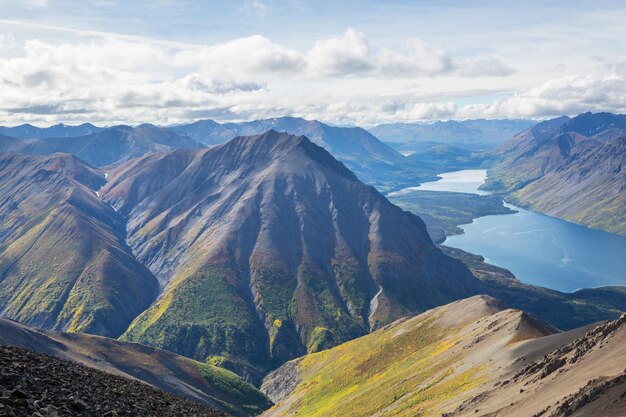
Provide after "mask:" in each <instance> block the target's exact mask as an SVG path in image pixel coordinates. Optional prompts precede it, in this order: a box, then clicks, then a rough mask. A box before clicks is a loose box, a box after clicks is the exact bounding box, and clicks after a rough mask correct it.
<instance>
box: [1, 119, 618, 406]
mask: <svg viewBox="0 0 626 417" xmlns="http://www.w3.org/2000/svg"><path fill="white" fill-rule="evenodd" d="M289 123H293V124H294V125H289ZM206 126H208V127H210V128H211V129H213V130H211V131H210V132H213V131H214V130H215V129H218V133H219V135H218V136H216V137H217V138H223V137H224V135H229V134H230V133H228V132H224V131H223V129H224V126H222V125H218V124H215V125H206ZM268 126H276V127H281V128H289V129H290V130H291V131H295V132H303V133H305V132H320V133H319V136H317V139H316V141H317V142H318V143H321V144H322V145H323V146H318V145H317V144H315V143H313V141H311V140H309V139H308V138H307V137H306V136H304V135H300V136H298V135H294V134H289V133H285V132H279V131H275V130H271V129H270V130H268V131H266V132H263V133H261V134H254V135H251V136H238V137H235V138H234V139H231V140H227V141H226V142H225V143H221V144H217V145H213V146H203V145H200V142H199V141H197V139H199V138H203V139H202V141H205V142H206V141H208V139H207V136H203V135H206V134H207V133H206V130H204V131H202V130H200V131H198V132H197V133H196V134H195V136H194V138H195V139H191V138H189V137H187V136H186V133H184V132H172V131H170V130H169V129H164V128H159V127H155V126H147V125H142V126H140V127H136V128H130V127H128V128H127V127H115V128H109V129H99V130H98V129H97V130H96V131H95V132H94V133H90V134H88V135H86V136H71V135H70V134H69V133H68V135H64V136H62V137H61V138H59V139H46V138H37V137H36V136H37V135H39V134H41V131H34V130H33V129H31V128H25V130H24V131H25V132H27V133H28V134H29V135H34V138H33V139H20V138H17V139H16V138H6V137H5V138H3V140H2V141H1V142H0V144H4V145H3V146H5V147H6V150H8V151H12V152H5V153H3V154H2V157H1V158H0V179H2V181H3V182H2V186H0V197H1V198H0V215H1V216H3V217H2V218H3V220H4V223H3V226H2V228H0V231H1V232H2V236H3V241H2V244H1V245H0V250H2V252H1V255H2V256H0V267H1V268H2V269H0V273H2V278H1V279H0V303H1V304H0V311H2V316H4V317H7V318H11V319H15V320H19V321H20V322H23V323H25V324H26V325H29V326H34V327H39V328H42V329H45V330H46V331H53V332H47V333H46V331H44V330H41V331H36V330H34V329H31V328H28V327H19V326H21V325H18V324H17V323H13V322H8V321H5V322H0V328H3V329H4V330H3V334H2V335H0V344H6V345H10V346H18V347H20V348H26V349H29V350H32V351H34V352H39V353H43V354H48V355H52V356H55V357H58V358H60V359H62V360H70V361H73V362H75V363H78V364H80V365H81V366H87V367H91V368H97V369H98V370H100V371H104V372H107V373H112V374H114V375H122V376H123V377H126V378H131V379H138V380H140V381H141V382H143V383H147V384H149V385H152V386H154V387H156V388H158V389H162V390H165V391H168V392H172V393H174V394H176V395H179V396H182V397H186V398H191V399H192V400H194V401H196V402H200V403H202V404H204V405H208V406H209V407H211V408H213V409H218V410H222V411H225V412H227V413H229V414H232V415H236V416H247V415H254V414H258V413H259V412H261V411H262V410H265V409H267V408H268V407H270V406H272V404H271V403H270V402H269V400H267V399H266V398H265V397H264V394H262V393H261V392H258V391H257V390H256V389H257V388H262V390H263V392H264V393H265V394H267V395H268V396H269V397H270V399H271V400H272V402H273V403H274V408H272V409H270V410H269V411H267V412H266V413H267V415H268V416H273V415H282V414H283V413H287V414H286V415H291V414H293V413H295V412H296V411H297V413H298V415H308V414H310V415H341V412H340V410H339V409H336V408H334V407H335V405H336V404H338V403H340V402H341V401H343V400H345V399H346V398H353V399H354V400H355V401H358V403H359V404H360V405H359V407H358V408H355V409H354V410H351V411H350V413H351V414H348V415H369V413H371V412H373V411H374V410H376V412H377V413H379V414H380V415H403V413H404V414H407V415H413V414H414V413H416V412H419V413H421V414H424V415H439V414H441V413H453V414H451V415H464V413H465V411H466V409H468V408H467V407H469V406H470V405H468V404H471V407H474V404H479V403H480V404H482V405H481V407H483V406H484V407H485V408H489V407H496V408H495V409H494V410H496V411H494V412H496V413H497V412H499V411H497V410H498V408H497V407H501V406H497V404H498V403H497V401H496V402H493V404H492V402H491V400H489V401H487V400H486V399H485V398H486V396H487V395H491V394H488V393H491V392H494V390H495V391H498V390H500V388H499V385H496V384H498V383H499V384H501V383H502V378H505V376H507V375H510V374H511V373H513V372H514V371H516V372H517V371H518V370H519V369H520V368H519V367H518V365H519V361H521V360H523V361H527V360H528V361H538V360H539V359H538V358H539V356H538V355H539V353H537V352H539V351H541V352H544V351H545V349H548V347H546V345H545V344H544V343H543V342H539V340H541V341H543V340H548V339H549V338H550V337H554V338H555V339H554V340H555V342H554V344H550V345H549V349H550V350H551V351H552V350H554V351H557V350H558V347H559V346H562V344H565V343H566V342H567V343H570V342H572V341H573V338H574V336H576V337H579V336H581V332H582V330H576V329H579V328H581V327H583V328H584V326H587V325H589V324H590V323H594V322H597V321H601V320H611V319H615V318H616V317H618V316H619V313H620V312H621V311H624V309H626V287H624V286H622V285H624V284H626V282H625V280H624V277H623V276H622V271H623V270H624V269H625V268H626V265H624V261H623V259H622V257H621V256H619V254H620V253H623V251H624V250H626V245H625V243H624V238H622V237H620V236H618V235H613V234H610V233H606V232H602V231H599V230H593V229H588V228H585V227H583V226H578V225H575V224H572V223H568V222H566V221H563V220H560V219H557V218H553V217H548V216H544V215H541V214H537V213H533V212H530V211H527V210H525V209H523V208H519V207H516V206H512V205H510V204H508V203H505V202H504V201H503V199H502V196H501V195H500V194H493V193H492V192H491V191H488V190H484V189H483V187H484V184H485V179H486V178H487V174H486V173H487V170H486V169H484V168H483V169H462V170H456V171H451V172H447V171H446V172H443V173H440V170H441V169H455V168H458V167H464V168H473V167H476V164H478V165H481V164H490V163H491V162H488V161H490V160H491V159H490V158H491V156H490V157H485V156H484V155H486V154H484V153H480V154H479V155H478V156H477V154H474V153H472V154H471V155H468V154H465V153H459V152H458V151H457V150H455V149H447V148H446V149H440V150H441V152H443V153H437V152H435V153H434V154H436V155H437V158H436V159H438V160H439V163H438V164H425V165H424V167H423V169H421V170H415V168H414V167H415V166H416V165H413V164H417V165H419V164H421V163H422V162H423V156H420V157H418V158H414V159H413V160H412V161H411V160H410V158H407V157H404V156H402V155H400V154H399V153H398V154H397V155H396V154H394V153H393V152H390V151H389V149H387V148H384V147H381V146H380V144H379V142H376V139H375V138H374V139H371V138H369V137H368V136H362V132H361V131H359V130H356V131H352V130H350V129H348V130H345V131H344V130H342V129H341V128H333V129H331V130H328V129H327V128H328V127H327V126H325V125H323V124H317V123H309V122H306V121H303V120H302V119H297V118H283V119H276V120H272V121H265V122H261V121H257V122H254V123H252V122H251V123H248V124H246V123H244V124H237V125H229V128H231V129H233V130H234V131H238V130H239V129H241V130H242V131H243V132H246V133H251V132H255V131H257V129H262V128H265V127H268ZM91 128H92V127H89V126H86V127H85V129H91ZM58 129H61V127H56V128H55V130H54V131H55V132H58ZM307 129H309V130H307ZM310 129H313V130H310ZM20 132H21V131H20ZM70 132H75V133H76V135H79V134H82V133H84V129H83V128H81V129H78V130H71V131H70ZM200 132H203V133H202V135H201V133H200ZM220 132H221V133H220ZM329 132H330V133H329ZM211 134H213V133H211ZM328 135H335V136H328ZM346 135H348V136H346ZM351 135H356V138H355V137H353V136H351ZM346 137H351V138H352V139H351V140H353V141H355V142H357V143H360V144H361V145H362V143H361V142H360V141H362V140H363V137H365V138H367V141H370V142H369V143H370V145H372V146H374V145H375V146H374V148H373V149H375V150H377V151H375V152H382V153H383V154H384V153H387V155H388V156H389V157H392V159H393V158H399V160H401V159H402V158H404V159H405V160H406V161H404V162H402V164H401V170H405V169H406V170H409V171H410V170H414V171H413V172H412V173H411V174H410V175H408V176H404V175H403V174H402V171H399V170H398V169H395V170H390V169H388V168H389V166H392V165H393V164H394V163H393V162H390V161H387V162H385V164H388V165H386V166H387V168H384V169H382V168H381V167H382V165H381V166H377V168H376V169H373V165H369V164H370V162H367V161H366V160H363V159H358V158H356V159H354V158H353V159H350V158H348V157H347V156H345V155H346V152H352V151H354V149H360V150H359V151H358V152H357V153H360V154H369V157H371V158H374V159H378V158H379V156H374V155H376V153H375V152H374V153H371V152H372V150H371V149H369V148H368V147H365V148H358V147H357V148H351V149H352V150H347V149H346V148H341V147H338V145H333V144H332V142H331V143H330V144H329V142H328V141H332V140H335V141H341V140H344V139H345V138H346ZM333 138H334V139H333ZM342 138H343V139H342ZM372 138H373V137H372ZM211 140H215V141H217V140H221V139H211ZM109 142H111V143H115V144H118V145H120V146H116V147H115V149H116V150H115V152H112V153H110V152H104V153H103V152H101V151H100V150H101V149H102V148H103V147H104V148H106V147H107V146H108V145H109V144H110V143H109ZM81 145H85V146H81ZM343 145H344V146H345V144H343ZM359 146H360V145H359ZM368 146H369V145H368ZM326 147H328V148H329V149H331V150H333V153H331V152H329V151H328V150H327V149H326ZM59 150H61V151H65V152H70V153H71V154H73V155H70V154H67V153H58V151H59ZM16 151H19V152H20V153H16ZM429 152H431V151H426V154H429ZM41 153H43V154H44V155H42V154H41ZM335 154H338V155H340V156H342V155H343V156H342V158H341V160H343V161H344V162H345V164H344V163H343V162H341V161H340V160H338V159H336V158H335ZM434 154H432V155H434ZM432 155H431V156H432ZM446 155H448V156H449V159H447V156H446ZM81 157H83V158H86V159H88V160H89V161H91V163H92V164H94V165H91V164H90V163H88V162H86V161H84V160H82V159H81ZM466 157H467V158H469V159H465V158H466ZM459 158H460V159H459ZM477 158H478V159H477ZM420 161H422V162H420ZM481 161H482V162H481ZM349 167H354V168H355V169H356V170H357V172H358V173H359V174H355V173H354V172H352V171H351V170H350V169H349ZM380 169H382V171H380V172H378V171H377V170H380ZM361 178H368V179H369V180H370V182H369V184H368V183H364V182H361V180H360V179H361ZM418 179H419V180H418ZM428 179H432V181H427V180H428ZM380 181H382V182H380ZM385 184H386V185H385ZM415 184H417V185H415ZM372 185H377V186H378V187H379V188H380V189H381V190H386V192H387V195H386V197H385V196H384V195H383V194H381V193H380V192H379V190H378V189H377V188H374V187H373V186H372ZM73 222H76V224H74V223H73ZM68 227H69V229H68ZM590 242H591V245H593V246H594V247H595V248H601V250H599V251H598V252H595V251H594V252H590V251H588V250H587V247H588V245H589V244H590ZM68 247H71V248H76V250H74V251H72V252H71V256H64V255H63V253H64V251H65V250H66V249H67V248H68ZM44 270H47V271H49V272H52V273H50V276H48V274H42V272H41V271H44ZM459 300H460V301H459ZM449 303H452V304H449ZM443 305H445V307H440V306H443ZM509 307H510V308H513V309H517V310H509V309H507V308H509ZM433 309H434V310H433ZM442 312H443V313H442ZM446 312H449V313H446ZM442 314H443V316H446V315H448V314H450V315H451V316H450V317H451V318H449V319H446V318H444V319H442V320H443V321H444V323H446V324H445V325H442V326H439V325H433V323H434V322H433V320H435V321H437V320H439V318H437V319H435V318H436V317H440V316H441V315H442ZM491 315H495V318H491ZM460 316H463V317H462V320H461V319H458V318H452V317H460ZM501 316H502V317H501ZM450 320H452V324H450V323H448V322H449V321H450ZM458 320H461V321H458ZM472 320H474V321H472ZM485 320H486V321H485ZM399 323H412V324H410V325H409V324H403V325H401V329H400V330H398V328H397V326H400V324H399ZM478 323H481V324H480V325H479V324H478ZM493 323H498V326H499V325H500V324H502V326H503V327H502V329H503V330H502V333H503V334H498V333H497V332H496V331H493V330H492V329H493V328H494V327H495V326H496V324H493ZM407 326H408V327H407ZM413 326H415V329H413ZM467 326H470V327H471V328H473V329H474V330H471V331H469V330H467V329H468V328H469V327H467ZM472 326H473V327H472ZM482 326H487V327H482ZM405 327H406V328H405ZM464 329H465V330H464ZM477 329H478V330H477ZM480 329H482V330H480ZM498 329H500V327H498ZM563 330H565V331H568V333H563V336H562V337H561V336H559V337H556V336H551V335H557V334H559V335H560V334H561V333H559V332H561V331H563ZM54 331H56V332H59V331H60V332H68V333H54ZM81 332H84V333H91V334H98V335H103V336H107V337H112V338H117V339H118V341H115V340H114V339H103V338H101V339H97V338H94V337H93V336H88V335H81V334H80V333H81ZM459 332H460V333H459ZM467 332H469V333H467ZM403 333H407V336H403V337H402V338H401V339H397V340H395V339H396V336H393V335H402V334H403ZM566 335H567V336H566ZM464 338H468V339H464ZM494 338H495V339H494ZM546 338H548V339H546ZM405 339H406V340H405ZM535 339H537V340H538V341H537V342H536V343H537V346H542V347H541V348H539V347H537V349H539V350H538V351H537V352H535V351H533V352H534V353H532V354H528V355H526V356H524V358H523V359H521V358H520V357H517V359H516V360H515V361H513V362H510V360H511V358H510V357H509V356H510V355H509V356H507V355H508V354H506V355H505V356H506V358H505V357H503V358H502V359H501V362H498V366H497V367H495V368H494V367H493V365H494V364H492V363H491V361H489V362H486V361H485V358H487V357H497V358H499V356H498V355H500V354H501V351H504V352H509V350H508V349H511V347H510V346H514V345H515V346H516V345H517V344H519V343H524V341H526V340H528V341H530V340H535ZM483 340H492V343H482V341H483ZM493 340H498V342H493ZM550 340H552V339H550ZM451 341H454V342H451ZM362 343H364V345H363V347H359V346H361V344H362ZM405 343H408V344H406V345H405ZM528 343H530V342H528ZM550 343H552V342H550ZM461 347H462V350H458V349H459V348H461ZM137 349H139V350H137ZM159 349H163V350H159ZM353 349H354V355H355V356H354V357H352V356H350V355H352V353H351V352H352V351H353ZM533 349H535V348H533ZM404 351H406V353H402V352H404ZM337 352H339V353H337ZM498 352H500V353H498ZM10 354H18V355H22V354H25V353H20V352H17V351H16V352H13V353H10ZM620 354H621V353H620ZM170 355H172V356H170ZM372 355H373V356H372ZM398 355H400V356H398ZM368 357H371V358H378V359H376V361H378V360H381V361H382V364H381V365H380V366H382V367H380V366H379V365H376V364H375V362H376V361H374V359H371V360H367V361H366V362H365V363H362V364H360V365H359V363H360V362H359V361H360V360H361V359H365V358H368ZM32 358H33V360H35V359H34V357H32ZM94 358H96V359H94ZM309 358H314V359H309ZM380 358H387V359H384V360H382V359H380ZM468 360H469V361H470V362H471V363H470V364H468ZM498 360H500V359H498ZM372 361H374V362H372ZM459 361H460V362H459ZM140 363H141V364H142V365H141V366H139V364H140ZM150 364H151V365H150ZM344 365H345V367H344ZM374 365H376V366H374ZM142 366H149V367H150V370H148V369H144V368H142ZM353 367H356V368H353ZM359 369H361V371H359ZM602 369H604V368H602ZM327 372H329V374H328V375H326V373H327ZM603 375H604V374H603ZM604 376H606V375H604ZM613 377H614V378H617V379H615V381H617V382H615V384H618V383H619V381H618V380H619V378H620V376H619V375H616V376H610V378H609V380H610V381H613V379H611V378H613ZM172 378H174V380H172ZM167 381H169V382H167ZM172 381H173V382H172ZM313 381H315V382H313ZM324 381H326V382H324ZM341 381H343V382H341ZM410 381H413V382H410ZM419 381H429V382H428V383H427V385H424V386H421V385H419ZM581 381H582V379H581ZM298 384H303V385H302V386H300V385H298ZM611 384H613V382H611ZM255 386H256V387H257V388H255ZM612 386H613V385H610V387H612ZM398 387H401V388H398ZM610 387H608V388H607V390H608V389H609V388H610ZM579 388H580V389H583V387H579ZM316 389H319V390H320V391H319V392H318V391H316ZM372 390H374V391H375V392H377V393H378V394H377V395H378V396H377V395H372V394H371V392H372ZM390 390H391V391H390ZM559 392H560V391H559ZM611 392H612V391H611ZM304 393H306V395H305V394H304ZM566 394H567V395H570V396H572V395H574V397H572V398H571V400H568V401H570V403H571V404H575V403H576V397H575V393H573V392H569V391H568V392H565V391H563V392H560V393H559V394H558V395H561V396H565V395H566ZM507 395H508V394H507ZM611 395H612V394H611ZM392 397H393V398H392ZM485 401H486V402H485ZM570 403H568V404H570ZM494 404H496V405H494ZM583 405H584V404H583ZM551 407H553V408H554V409H556V408H557V406H556V405H552V406H551ZM477 409H478V408H477ZM354 413H356V414H354ZM454 413H456V414H454ZM496 415H497V414H496ZM555 415H558V414H555Z"/></svg>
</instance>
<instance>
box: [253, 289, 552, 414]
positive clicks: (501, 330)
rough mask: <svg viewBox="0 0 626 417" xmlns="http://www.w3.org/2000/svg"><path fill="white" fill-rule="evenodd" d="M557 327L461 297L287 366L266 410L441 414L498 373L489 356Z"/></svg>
mask: <svg viewBox="0 0 626 417" xmlns="http://www.w3.org/2000/svg"><path fill="white" fill-rule="evenodd" d="M551 332H552V330H551V329H550V328H549V327H547V326H545V325H543V324H541V323H540V322H537V321H535V320H534V319H532V318H531V317H528V316H526V315H525V314H524V313H521V312H519V311H514V310H502V307H501V306H500V305H499V304H498V302H497V301H496V300H495V299H491V298H489V297H483V296H477V297H472V298H470V299H467V300H462V301H458V302H455V303H452V304H450V305H447V306H444V307H440V308H437V309H435V310H431V311H429V312H427V313H424V314H422V315H419V316H416V317H413V318H410V319H402V320H399V321H397V322H394V323H392V324H390V325H388V326H386V327H384V328H382V329H380V330H378V331H376V332H374V333H371V334H369V335H367V336H364V337H362V338H359V339H356V340H353V341H350V342H347V343H344V344H342V345H340V346H337V347H335V348H333V349H331V350H327V351H323V352H319V353H316V354H311V355H307V356H305V357H304V358H301V359H299V360H296V361H294V362H292V363H290V364H287V365H285V366H284V367H283V368H281V369H279V370H278V371H276V372H275V373H273V374H270V375H269V376H268V377H267V378H266V380H265V382H264V384H263V388H262V389H263V390H265V391H266V392H268V393H269V394H270V397H272V398H274V400H275V402H276V406H275V407H273V408H272V409H270V410H269V411H268V412H266V414H265V415H267V416H286V415H298V416H337V417H340V416H346V417H347V416H350V417H359V416H363V417H364V416H371V415H377V416H398V417H402V416H407V417H408V416H416V415H419V416H440V415H441V414H442V413H443V412H445V411H448V410H450V409H452V408H453V407H454V406H456V405H458V404H460V402H461V401H462V400H463V399H464V398H467V397H469V396H470V395H471V394H472V392H474V390H475V389H477V388H479V387H481V386H482V385H483V384H485V383H486V382H488V381H489V380H491V379H492V378H493V374H492V373H491V371H492V370H493V368H494V366H493V364H491V363H490V362H489V360H485V359H484V358H489V357H491V356H493V357H496V356H497V352H499V351H500V350H502V349H506V348H507V346H509V345H510V344H512V343H516V342H519V341H521V340H525V339H529V338H534V337H538V336H543V335H546V334H550V333H551ZM288 381H290V382H288ZM294 381H295V382H294ZM286 382H287V383H286ZM289 385H291V386H289Z"/></svg>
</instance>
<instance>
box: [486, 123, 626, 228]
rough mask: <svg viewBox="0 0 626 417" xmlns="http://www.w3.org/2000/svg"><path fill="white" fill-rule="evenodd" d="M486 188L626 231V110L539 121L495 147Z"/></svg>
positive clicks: (562, 214)
mask: <svg viewBox="0 0 626 417" xmlns="http://www.w3.org/2000/svg"><path fill="white" fill-rule="evenodd" d="M493 155H494V157H495V158H496V161H497V162H496V163H495V165H493V166H492V167H491V168H490V170H489V177H488V179H487V182H486V184H485V186H484V188H486V189H488V190H491V191H493V192H495V193H498V194H500V195H503V196H504V197H505V198H506V199H507V201H510V202H513V203H515V204H518V205H521V206H523V207H529V208H531V209H533V210H537V211H540V212H543V213H546V214H549V215H551V216H555V217H560V218H563V219H565V220H568V221H571V222H574V223H579V224H582V225H585V226H589V227H593V228H598V229H602V230H606V231H609V232H612V233H617V234H621V235H626V170H625V169H624V167H626V115H615V114H611V113H595V114H592V113H585V114H581V115H579V116H577V117H574V118H569V117H566V116H564V117H560V118H557V119H552V120H549V121H545V122H542V123H539V124H537V125H535V126H533V127H531V128H529V129H527V130H525V131H523V132H521V133H519V134H518V135H516V136H514V137H513V138H512V139H510V140H509V141H508V142H506V143H505V144H503V145H502V146H500V147H499V148H498V149H496V150H495V151H494V152H493Z"/></svg>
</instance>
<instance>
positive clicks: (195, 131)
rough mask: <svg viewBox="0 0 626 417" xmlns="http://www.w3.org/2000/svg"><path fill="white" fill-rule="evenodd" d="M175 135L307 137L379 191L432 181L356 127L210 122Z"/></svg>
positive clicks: (217, 139)
mask: <svg viewBox="0 0 626 417" xmlns="http://www.w3.org/2000/svg"><path fill="white" fill-rule="evenodd" d="M173 129H174V130H176V131H179V132H183V133H185V134H188V135H189V136H190V137H192V138H193V139H195V140H197V141H199V142H201V143H204V144H209V145H212V144H219V143H224V142H226V141H228V140H230V139H232V138H234V137H236V136H249V135H259V134H261V133H264V132H266V131H268V130H270V129H273V130H276V131H279V132H287V133H289V134H292V135H296V136H306V137H307V138H309V139H310V140H311V141H312V142H313V143H315V144H316V145H319V146H321V147H323V148H325V149H326V150H327V151H328V152H330V153H331V154H332V155H333V156H334V157H335V158H337V159H338V160H340V161H341V162H343V163H344V164H346V165H347V166H348V168H350V170H352V171H353V172H354V173H355V174H356V175H357V176H358V177H359V179H361V180H362V181H364V182H367V183H370V184H374V185H376V186H377V187H378V188H379V189H380V187H385V185H386V184H387V183H388V182H389V181H390V179H392V178H393V179H394V181H395V182H398V181H403V180H405V181H408V182H413V183H414V182H415V181H416V180H417V179H424V178H427V177H431V176H432V175H433V172H431V171H429V170H425V169H422V168H421V167H420V166H418V165H415V164H413V163H412V162H411V161H409V160H407V159H406V158H405V157H404V156H403V155H401V154H400V153H398V152H397V151H395V150H394V149H392V148H391V147H389V146H387V145H386V144H384V143H382V142H381V141H380V140H378V139H377V138H376V137H375V136H373V135H372V134H371V133H369V132H367V131H366V130H364V129H361V128H359V127H351V128H348V127H334V126H329V125H326V124H324V123H321V122H318V121H317V120H305V119H302V118H298V117H280V118H275V119H267V120H256V121H252V122H244V123H225V124H221V125H220V124H218V123H216V122H213V121H211V120H206V121H200V122H196V123H193V124H190V125H184V126H177V127H175V128H173Z"/></svg>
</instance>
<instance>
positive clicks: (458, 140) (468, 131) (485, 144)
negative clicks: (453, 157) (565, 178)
mask: <svg viewBox="0 0 626 417" xmlns="http://www.w3.org/2000/svg"><path fill="white" fill-rule="evenodd" d="M534 124H535V122H533V121H532V120H523V119H520V120H516V119H503V120H485V119H475V120H448V121H437V122H434V123H389V124H381V125H377V126H374V127H371V128H369V129H368V130H369V131H370V132H371V133H372V134H373V135H375V136H376V137H377V138H379V139H380V140H382V141H384V142H387V143H390V144H393V145H394V147H395V148H397V149H402V150H421V149H422V147H423V145H424V144H427V145H432V144H446V145H456V146H457V147H462V148H467V147H469V149H470V150H472V151H476V150H481V149H483V150H484V149H489V148H494V147H496V146H498V145H500V144H502V143H504V142H505V141H506V140H508V139H509V138H511V137H512V136H514V135H515V134H517V133H519V132H521V131H522V130H525V129H527V128H529V127H530V126H532V125H534Z"/></svg>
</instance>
